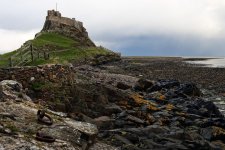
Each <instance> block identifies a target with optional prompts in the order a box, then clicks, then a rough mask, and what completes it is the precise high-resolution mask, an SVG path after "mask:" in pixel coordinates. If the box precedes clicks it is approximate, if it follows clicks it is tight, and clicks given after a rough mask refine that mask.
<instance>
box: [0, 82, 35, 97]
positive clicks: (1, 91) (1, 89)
mask: <svg viewBox="0 0 225 150" xmlns="http://www.w3.org/2000/svg"><path fill="white" fill-rule="evenodd" d="M7 100H15V101H22V100H31V99H30V98H29V97H28V96H27V95H26V94H25V93H24V91H23V86H22V84H20V83H18V82H17V81H13V80H3V81H1V82H0V101H7Z"/></svg>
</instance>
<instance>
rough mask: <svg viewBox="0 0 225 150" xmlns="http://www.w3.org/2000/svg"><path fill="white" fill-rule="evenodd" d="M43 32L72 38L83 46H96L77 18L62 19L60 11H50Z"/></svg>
mask: <svg viewBox="0 0 225 150" xmlns="http://www.w3.org/2000/svg"><path fill="white" fill-rule="evenodd" d="M42 32H56V33H60V34H63V35H65V36H67V37H71V38H73V39H75V40H76V41H79V42H80V43H81V46H95V44H94V43H93V42H92V41H91V39H90V38H89V37H88V32H87V31H86V29H85V28H84V26H83V23H82V22H80V21H77V20H75V18H72V19H70V18H66V17H62V16H61V13H60V12H59V11H55V10H49V11H48V15H47V17H46V20H45V24H44V27H43V29H42Z"/></svg>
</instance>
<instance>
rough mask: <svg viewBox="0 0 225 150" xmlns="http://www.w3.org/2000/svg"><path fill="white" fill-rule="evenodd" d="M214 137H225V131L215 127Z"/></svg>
mask: <svg viewBox="0 0 225 150" xmlns="http://www.w3.org/2000/svg"><path fill="white" fill-rule="evenodd" d="M212 128H213V136H219V135H225V130H224V129H222V128H219V127H216V126H213V127H212Z"/></svg>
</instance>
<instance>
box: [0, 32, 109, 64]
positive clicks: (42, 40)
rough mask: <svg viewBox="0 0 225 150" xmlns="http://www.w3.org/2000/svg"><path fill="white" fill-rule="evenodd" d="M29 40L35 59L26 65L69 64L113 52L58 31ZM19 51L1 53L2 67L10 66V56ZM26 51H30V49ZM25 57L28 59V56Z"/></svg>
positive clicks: (17, 57)
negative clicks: (84, 44) (81, 41)
mask: <svg viewBox="0 0 225 150" xmlns="http://www.w3.org/2000/svg"><path fill="white" fill-rule="evenodd" d="M28 42H30V43H32V45H33V47H34V48H35V49H34V58H35V59H34V61H33V62H30V63H27V64H26V65H43V64H56V63H57V64H67V63H69V62H76V61H78V62H79V61H83V60H87V59H90V58H92V57H94V56H95V55H106V54H109V53H112V52H111V51H108V50H105V49H103V48H99V47H84V46H82V44H81V43H80V42H78V41H76V40H74V39H71V38H69V37H66V36H63V35H60V34H57V33H41V34H40V35H39V36H38V37H36V38H35V39H33V40H30V41H28ZM18 52H20V49H18V50H15V51H12V52H9V53H5V54H3V55H0V67H6V66H9V58H10V57H11V56H13V55H15V54H18ZM25 52H28V50H27V51H25ZM25 52H24V53H25ZM38 53H39V58H38ZM44 53H45V54H44ZM27 54H28V55H29V56H30V54H31V53H29V52H28V53H27ZM46 54H48V55H49V58H48V57H47V58H46V57H44V56H46ZM21 55H22V54H20V53H19V55H17V56H16V57H15V59H18V60H20V57H21ZM37 58H38V59H37ZM23 59H26V57H25V58H23ZM29 59H31V57H30V58H29Z"/></svg>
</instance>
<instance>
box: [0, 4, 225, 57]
mask: <svg viewBox="0 0 225 150" xmlns="http://www.w3.org/2000/svg"><path fill="white" fill-rule="evenodd" d="M56 2H57V3H58V8H59V10H60V11H61V13H62V15H63V16H67V17H71V18H72V17H75V18H76V19H78V20H80V21H83V22H84V25H85V27H86V28H87V30H88V32H89V35H90V36H91V38H92V39H93V40H94V41H95V42H97V43H98V44H101V45H103V46H106V47H109V48H111V49H115V50H118V51H121V52H122V53H123V54H124V55H221V54H225V50H223V47H224V44H223V43H224V39H225V15H224V14H225V11H224V10H225V9H224V8H225V1H224V0H213V1H212V0H198V1H196V0H169V1H168V0H132V1H131V0H122V1H121V0H94V1H91V0H82V1H80V0H47V1H46V0H38V1H37V0H7V1H3V0H2V1H0V6H1V9H0V20H1V23H0V30H2V31H6V32H4V33H5V34H7V33H9V32H10V30H13V32H15V34H14V35H13V34H12V32H11V33H9V34H8V36H7V38H4V36H3V35H2V36H0V37H1V42H2V44H1V43H0V50H1V49H8V50H11V49H12V48H15V47H16V46H17V47H19V46H20V45H21V44H22V43H23V42H22V41H21V39H22V38H21V35H22V34H24V37H31V33H33V31H34V30H35V31H39V30H41V28H42V26H43V23H44V20H45V16H46V11H47V10H48V9H53V8H55V3H56ZM31 31H32V32H31ZM34 34H35V33H33V36H34ZM16 37H18V38H16ZM15 39H20V40H15ZM11 41H13V43H14V44H8V48H6V46H7V45H6V44H4V43H10V42H11ZM3 45H4V46H3ZM12 45H13V46H12Z"/></svg>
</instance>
